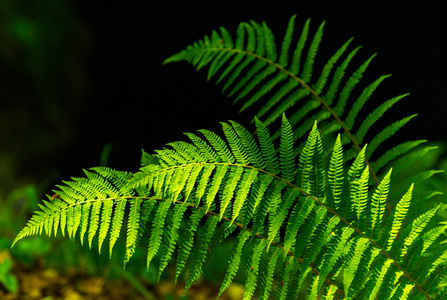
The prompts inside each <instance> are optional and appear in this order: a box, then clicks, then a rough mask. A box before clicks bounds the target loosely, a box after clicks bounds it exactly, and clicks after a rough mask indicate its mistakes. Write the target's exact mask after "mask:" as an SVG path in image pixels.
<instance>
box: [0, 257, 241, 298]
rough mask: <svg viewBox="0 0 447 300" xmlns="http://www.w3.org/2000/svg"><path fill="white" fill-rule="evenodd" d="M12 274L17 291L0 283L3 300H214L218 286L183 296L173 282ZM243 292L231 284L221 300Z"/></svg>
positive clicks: (28, 271) (21, 269)
mask: <svg viewBox="0 0 447 300" xmlns="http://www.w3.org/2000/svg"><path fill="white" fill-rule="evenodd" d="M11 271H12V272H11V273H12V274H13V275H14V276H15V277H16V278H17V280H18V286H19V289H18V292H17V293H16V294H13V293H10V292H8V291H7V290H6V289H5V288H4V287H3V286H2V285H1V284H0V299H2V300H37V299H38V300H42V299H44V300H115V299H116V300H124V299H135V300H140V299H141V300H146V299H151V300H152V299H154V300H155V299H172V300H176V299H179V300H187V299H191V300H207V299H216V297H217V292H218V290H219V287H218V286H215V285H213V284H210V283H209V282H206V281H202V282H199V283H198V284H197V285H195V286H193V287H192V288H191V289H189V290H188V292H187V294H186V296H185V295H184V293H183V291H184V287H183V286H181V285H177V286H176V285H174V283H173V282H166V281H162V282H159V283H158V284H156V285H154V286H139V287H135V285H134V284H132V283H131V282H130V281H128V280H126V279H125V278H122V279H116V280H104V279H103V278H101V277H95V276H89V275H85V274H83V272H81V271H80V270H76V269H71V270H67V272H64V274H62V273H61V272H59V271H57V270H55V269H45V268H43V267H39V266H33V267H26V266H23V265H21V264H18V263H16V264H14V266H13V268H12V270H11ZM243 291H244V289H243V286H242V285H240V284H237V283H233V284H232V285H231V286H230V287H229V288H228V289H227V290H226V292H225V293H224V294H223V295H222V296H221V297H220V299H223V300H235V299H242V295H243Z"/></svg>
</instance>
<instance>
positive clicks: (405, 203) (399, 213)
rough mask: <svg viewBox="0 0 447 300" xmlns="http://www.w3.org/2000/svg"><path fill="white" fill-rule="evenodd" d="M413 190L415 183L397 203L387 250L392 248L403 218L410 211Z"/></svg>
mask: <svg viewBox="0 0 447 300" xmlns="http://www.w3.org/2000/svg"><path fill="white" fill-rule="evenodd" d="M412 192H413V185H411V186H410V188H409V189H408V191H407V192H406V193H405V195H403V197H402V199H401V200H400V201H399V203H398V204H397V207H396V210H395V212H394V216H393V223H392V226H391V231H390V233H389V234H388V240H387V243H386V250H387V251H389V250H390V249H391V247H392V245H393V243H394V240H395V239H396V236H397V234H398V233H399V231H400V228H401V226H402V222H403V219H404V218H405V216H406V214H407V212H408V209H409V206H410V201H411V197H412Z"/></svg>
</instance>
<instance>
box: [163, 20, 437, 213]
mask: <svg viewBox="0 0 447 300" xmlns="http://www.w3.org/2000/svg"><path fill="white" fill-rule="evenodd" d="M295 19H296V16H293V17H292V18H291V19H290V20H289V23H288V26H287V30H286V32H285V35H284V38H283V40H282V42H281V47H280V50H278V49H277V43H276V42H275V37H274V35H273V33H272V31H271V30H270V28H269V27H268V26H267V25H266V24H265V23H261V24H259V23H257V22H254V21H250V22H249V23H246V22H242V23H241V24H240V25H239V27H238V29H237V33H236V38H235V39H233V38H232V36H231V34H230V33H229V32H228V31H227V30H226V29H225V28H223V27H221V28H220V30H219V31H212V34H211V35H210V36H205V37H204V38H203V39H201V40H199V41H197V42H195V43H194V44H192V45H190V46H188V47H187V48H186V49H185V50H183V51H181V52H179V53H177V54H175V55H173V56H171V57H169V58H168V59H166V60H165V62H164V63H165V64H167V63H172V62H178V61H186V62H188V63H190V64H192V65H193V66H195V67H196V68H197V69H202V68H205V67H207V66H208V79H211V78H212V77H213V76H214V77H217V80H216V81H217V83H222V84H223V91H225V92H228V95H229V96H230V97H234V103H239V102H242V104H241V108H240V110H241V111H243V110H246V109H248V108H252V109H254V110H255V111H257V113H256V116H257V117H258V118H259V119H260V120H263V122H264V123H265V124H266V125H267V126H268V125H269V124H271V123H273V122H275V121H276V120H279V119H280V117H281V115H282V114H283V113H287V115H288V116H289V122H290V124H291V126H292V130H293V139H294V140H297V141H299V142H300V143H298V144H297V147H296V149H295V154H297V153H299V152H300V151H301V149H302V147H303V146H304V142H305V140H303V139H300V138H301V137H303V136H304V135H305V134H306V133H307V132H308V131H309V130H310V129H311V127H312V126H313V123H314V121H315V120H317V121H318V124H319V128H320V130H321V131H322V135H323V136H328V137H330V138H332V139H335V137H336V136H337V134H334V133H337V132H339V131H341V132H342V134H341V143H342V145H344V146H345V147H346V149H347V150H346V153H345V155H344V159H345V161H351V160H352V159H353V158H354V157H356V155H357V153H358V152H360V151H361V146H360V145H362V144H365V140H366V138H367V137H368V136H367V134H368V133H369V134H371V132H372V131H373V130H372V129H374V131H375V132H378V133H377V134H375V135H374V136H373V137H372V138H371V140H370V142H369V143H368V144H369V146H368V148H367V151H366V153H365V159H366V164H367V165H368V166H369V171H370V174H371V179H372V182H373V183H374V184H375V185H376V186H377V185H378V184H379V180H378V178H379V177H380V176H384V175H385V173H386V172H387V170H388V169H389V168H390V167H391V165H390V162H393V163H395V162H396V161H398V160H402V159H404V157H405V160H406V162H405V163H402V164H401V166H404V165H406V166H408V159H410V157H411V156H408V155H407V154H408V153H410V152H411V151H414V150H416V148H417V147H418V146H419V145H421V144H424V143H425V142H426V141H425V140H415V141H409V142H406V143H402V144H399V145H396V146H395V147H394V148H392V149H390V150H389V151H387V152H385V151H383V150H384V149H383V148H382V149H380V148H379V146H381V145H382V144H383V143H384V141H385V140H387V139H389V138H391V137H392V136H393V135H394V134H395V133H396V132H397V131H398V130H399V129H400V128H401V127H403V126H404V125H405V124H407V123H408V122H409V121H410V120H411V119H412V118H414V117H415V116H416V115H410V116H407V117H404V118H402V119H400V120H396V121H395V122H393V123H392V124H390V125H388V126H387V127H385V128H383V129H380V128H379V127H378V125H377V124H378V121H379V120H380V119H381V118H383V116H386V112H387V111H388V110H389V109H390V108H392V107H393V106H394V105H395V104H396V103H397V102H399V101H400V100H401V99H403V98H404V97H406V96H407V95H408V94H404V95H400V96H396V97H393V98H391V99H389V100H387V101H385V102H383V103H381V104H380V105H378V106H377V107H376V108H375V109H373V110H372V111H365V109H363V111H362V108H364V107H365V104H366V103H367V102H368V100H370V99H373V98H372V96H373V93H374V91H375V90H376V89H377V88H379V86H380V84H381V83H382V82H383V81H384V80H385V79H387V78H388V77H390V75H384V76H380V77H379V78H378V79H377V80H375V81H373V82H372V83H370V84H369V85H367V86H366V87H364V88H363V89H362V90H358V91H356V87H358V86H359V83H361V82H362V77H363V75H364V73H365V71H366V70H367V68H368V66H369V65H370V63H371V61H372V59H373V58H374V57H375V55H372V56H371V57H369V58H368V59H367V60H366V61H364V62H363V63H362V64H360V65H359V66H358V67H354V66H353V64H354V61H355V57H356V56H357V54H358V52H359V49H360V47H356V48H354V49H353V50H348V49H349V46H350V44H351V42H352V39H349V40H348V41H347V42H345V43H344V44H343V45H342V46H341V47H340V48H339V49H338V50H337V51H335V53H334V54H333V55H332V56H331V57H330V58H329V59H328V60H327V61H326V62H325V64H324V65H323V67H322V69H321V71H320V73H319V74H317V75H316V76H315V73H316V72H315V70H314V69H315V68H314V65H315V61H316V60H317V53H318V50H319V47H320V45H321V41H322V36H323V27H324V25H325V23H324V22H323V23H322V24H321V25H320V26H319V27H318V29H317V31H316V32H315V34H314V35H313V36H311V34H310V20H307V21H306V22H305V25H304V27H303V29H302V31H301V34H300V35H299V36H298V37H296V38H295V36H294V32H295ZM352 68H356V69H355V70H353V71H352V70H351V69H352ZM357 89H358V88H357ZM369 102H372V101H369ZM362 112H363V115H364V116H362V120H360V119H359V117H358V116H359V114H360V113H362ZM388 118H389V117H388ZM278 136H279V131H275V133H274V134H273V138H277V137H278ZM329 144H330V143H329ZM378 148H379V150H381V151H376V150H377V149H378ZM430 149H432V148H430V147H427V146H426V147H424V148H422V150H418V151H429V150H430ZM412 155H413V157H420V155H421V153H420V152H419V153H417V154H414V153H413V154H412ZM399 172H402V170H401V168H399V169H396V172H395V174H397V173H399ZM435 173H436V172H433V171H429V172H427V173H425V174H420V175H419V176H418V177H415V178H413V182H415V183H417V182H420V181H422V180H423V179H425V178H427V177H430V176H431V175H433V174H435ZM400 192H402V191H400ZM424 197H430V195H425V196H424ZM398 200H399V199H398V198H395V197H391V199H390V202H391V203H393V204H394V205H395V203H396V202H397V201H398ZM388 212H389V213H391V206H390V205H389V204H388Z"/></svg>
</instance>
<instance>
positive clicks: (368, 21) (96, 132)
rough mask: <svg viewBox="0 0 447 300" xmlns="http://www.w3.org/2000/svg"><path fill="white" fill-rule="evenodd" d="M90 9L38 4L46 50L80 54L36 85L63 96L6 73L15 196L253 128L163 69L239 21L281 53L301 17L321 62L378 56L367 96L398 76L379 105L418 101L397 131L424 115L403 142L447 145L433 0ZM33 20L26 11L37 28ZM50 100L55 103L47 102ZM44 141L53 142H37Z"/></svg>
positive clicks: (442, 19) (194, 79) (175, 67)
mask: <svg viewBox="0 0 447 300" xmlns="http://www.w3.org/2000/svg"><path fill="white" fill-rule="evenodd" d="M92 2H93V1H89V3H88V2H87V1H85V3H84V2H74V1H73V2H66V3H65V4H64V7H63V8H62V9H63V10H64V12H65V15H64V16H61V15H60V14H59V11H60V10H61V7H53V6H52V4H50V3H51V1H42V2H40V4H34V5H40V6H44V5H45V3H46V4H47V5H48V7H41V8H40V9H41V10H42V14H43V16H41V18H40V19H38V20H41V21H39V22H44V21H42V20H46V18H47V17H46V16H47V15H48V16H50V17H51V18H54V19H55V20H56V21H54V23H52V24H50V25H48V26H49V27H48V28H53V29H58V30H56V31H57V33H56V34H59V36H58V42H57V43H56V42H54V41H53V39H52V38H51V36H48V37H47V41H46V43H44V44H45V45H47V46H48V47H49V48H48V49H49V50H48V51H56V50H59V49H62V50H63V51H65V52H63V53H71V55H68V56H64V58H63V59H64V63H63V65H65V62H67V61H69V63H67V64H66V65H67V67H66V68H64V69H63V70H62V71H61V72H60V73H58V74H56V75H54V76H53V77H51V76H47V77H45V76H43V75H39V74H37V75H33V76H34V77H36V78H40V80H44V79H42V78H46V79H47V81H46V84H47V85H48V86H52V87H54V88H55V89H57V90H56V92H54V93H53V94H52V95H50V96H48V93H47V94H45V93H44V92H41V93H37V94H36V93H34V91H35V90H36V86H37V85H36V83H35V82H34V83H33V80H31V79H29V78H31V77H32V76H30V75H29V74H28V73H26V72H25V73H23V72H22V71H20V69H19V70H17V69H14V68H15V66H17V65H18V64H19V63H18V62H19V61H23V60H19V59H18V58H16V59H15V60H14V59H13V60H11V61H10V62H9V64H7V65H8V66H9V68H10V69H11V70H13V71H8V70H9V69H8V68H6V71H3V74H4V78H5V80H6V82H7V84H5V83H3V85H2V86H1V87H2V95H1V96H2V97H3V98H4V99H2V100H1V102H3V103H2V106H1V107H0V108H1V110H2V116H1V117H3V120H2V126H3V129H2V131H1V133H2V135H3V137H1V144H0V148H3V149H2V151H3V153H2V154H0V155H3V159H2V161H0V163H3V165H4V164H5V163H7V166H10V168H9V170H10V169H11V168H14V170H15V171H14V173H13V174H9V175H2V179H7V180H6V181H4V182H6V183H9V184H10V185H11V186H10V187H8V188H12V187H13V186H16V185H17V184H19V183H20V180H17V179H16V178H25V179H26V180H34V181H35V182H37V183H39V182H47V183H48V188H49V187H50V186H51V185H52V184H54V182H58V180H61V179H68V178H69V177H70V176H79V175H82V173H81V169H82V168H89V167H92V166H96V165H98V164H99V163H100V155H101V152H103V150H104V149H105V148H107V147H109V148H108V149H111V152H110V156H109V157H108V162H107V164H108V165H109V166H111V167H113V168H117V169H125V170H129V171H135V170H136V169H137V168H138V165H139V159H140V154H141V149H142V148H143V149H145V150H146V151H147V152H152V151H153V150H155V149H159V148H161V147H163V145H164V144H166V143H168V142H171V141H175V140H179V139H183V138H184V137H183V135H182V133H183V132H193V131H196V130H197V129H202V128H207V129H210V130H215V131H219V130H220V125H219V122H220V121H226V120H229V119H233V120H236V121H239V122H241V123H244V124H247V123H248V121H249V120H250V119H251V115H247V114H241V115H240V114H238V113H237V108H235V107H233V106H232V105H231V101H229V100H228V99H227V98H226V97H225V96H223V95H222V94H221V92H220V91H221V87H220V86H217V87H216V85H215V84H214V82H206V75H205V73H204V72H196V71H195V70H194V69H193V68H192V67H191V66H189V65H187V64H186V63H177V64H169V65H166V66H161V63H162V62H163V60H164V59H165V58H167V57H169V56H170V55H172V54H175V53H176V52H178V51H180V50H182V49H184V48H185V47H186V46H187V45H189V44H191V43H193V42H194V41H196V40H198V39H201V38H202V37H203V36H204V35H205V34H210V33H211V30H212V29H218V28H219V26H223V27H225V28H227V29H228V30H229V31H230V33H232V34H233V35H234V33H235V30H236V28H237V26H238V24H239V22H242V21H249V20H250V19H253V20H255V21H257V22H262V21H265V22H266V23H267V24H268V25H269V27H270V28H271V29H272V30H273V32H274V34H275V35H276V37H277V43H278V44H279V43H280V42H279V41H280V40H281V39H282V37H283V34H284V32H285V29H286V26H287V22H288V20H289V18H290V17H291V16H292V15H293V14H297V19H296V25H297V27H296V32H300V30H301V27H302V25H303V24H304V22H305V20H306V19H307V18H311V19H312V22H311V32H312V33H313V32H315V30H316V28H317V27H318V26H319V24H320V23H321V22H322V21H323V20H326V21H327V23H326V25H325V30H324V36H323V43H322V44H321V46H320V51H319V54H318V56H317V61H318V60H319V59H320V64H323V63H325V62H326V60H327V59H328V58H329V56H330V55H331V54H332V53H333V52H334V51H335V50H336V49H338V47H340V46H341V44H342V43H344V42H345V41H346V40H348V39H349V38H350V37H354V38H355V39H354V42H353V43H352V44H351V45H352V46H351V49H353V47H355V46H358V45H362V46H363V49H362V50H361V51H360V52H359V54H358V58H357V60H356V64H357V65H358V64H360V63H361V62H363V61H364V60H366V59H367V58H368V57H369V56H370V55H372V54H374V53H378V56H377V57H376V58H375V59H374V60H373V63H372V65H371V66H370V67H369V69H368V71H367V75H366V76H365V81H364V85H363V87H364V86H365V84H366V83H370V82H372V81H373V80H375V79H376V78H378V77H379V76H380V75H384V74H393V76H392V77H391V78H389V79H387V80H386V81H385V82H384V83H383V85H382V86H381V87H380V89H379V90H378V91H377V92H376V93H377V95H378V96H377V99H381V101H385V100H387V99H389V98H391V97H394V96H397V95H400V94H403V93H407V92H410V93H411V95H410V96H409V97H407V98H405V100H404V101H402V102H401V103H400V104H398V108H397V109H394V110H393V111H392V114H394V115H395V116H393V120H395V118H397V117H400V118H402V117H405V116H407V115H410V114H413V113H419V117H418V118H416V119H415V120H413V121H412V122H411V124H410V125H409V126H407V127H406V128H404V129H403V134H404V135H405V137H404V139H405V140H409V139H415V138H427V139H429V140H446V133H445V132H446V130H445V129H446V125H445V124H446V123H445V121H444V120H445V115H446V113H445V111H446V110H445V108H444V107H445V103H446V97H445V92H444V87H445V80H446V70H447V59H446V57H445V54H446V53H447V45H446V41H447V26H446V25H447V21H446V20H447V11H446V10H445V9H441V8H440V7H438V6H435V5H434V4H432V3H434V2H433V1H423V2H421V4H419V6H409V4H408V2H406V1H392V2H393V3H391V4H390V3H387V4H380V2H379V1H268V2H267V1H264V2H262V1H149V0H146V1H121V2H120V3H113V1H112V2H107V4H103V3H100V2H99V1H96V2H95V3H92ZM390 2H391V1H390ZM11 3H12V2H11ZM33 3H34V2H33ZM35 3H38V2H37V1H36V2H35ZM35 9H36V8H35V7H31V8H27V7H20V10H25V11H27V15H28V16H30V18H32V16H33V13H34V11H35ZM67 20H68V21H67ZM36 22H38V21H36ZM57 22H61V23H64V22H65V23H69V25H67V26H66V27H63V26H61V25H58V23H57ZM65 23H64V24H65ZM64 28H67V30H64V31H63V29H64ZM53 42H54V45H52V43H53ZM3 45H6V46H8V44H7V43H6V42H4V44H3ZM8 47H10V45H9V46H8ZM62 50H60V51H61V53H62ZM5 51H6V50H5ZM5 51H3V52H5ZM8 51H9V50H8ZM10 52H13V51H10ZM5 53H9V52H7V51H6V52H5ZM8 55H9V54H8ZM4 57H9V56H5V55H4ZM67 57H68V58H67ZM61 59H62V58H61ZM30 60H31V59H30ZM60 65H61V63H60V62H59V61H58V60H57V59H56V56H53V55H48V57H47V60H46V61H45V62H44V63H42V65H41V66H50V67H48V68H49V70H50V71H51V70H54V69H55V68H56V69H57V68H58V66H60ZM317 66H318V64H317ZM41 68H42V67H40V68H39V70H40V69H41ZM318 70H319V69H318V68H317V71H318ZM50 71H48V72H50ZM0 72H2V71H0ZM5 72H11V74H12V77H11V76H10V75H11V74H9V73H5ZM5 74H6V75H5ZM60 74H65V75H60ZM67 74H68V75H67ZM34 77H33V78H34ZM11 78H13V79H11ZM67 82H69V84H67ZM50 90H51V89H50ZM27 91H28V92H27ZM47 98H50V99H52V100H51V101H50V100H48V101H46V100H43V99H47ZM36 103H37V104H36ZM16 114H17V115H16ZM36 116H37V117H36ZM8 117H9V118H10V119H8ZM7 119H8V120H9V121H5V120H7ZM390 122H391V121H390ZM8 124H9V125H8ZM11 124H13V125H11ZM19 124H20V125H19ZM5 126H6V127H5ZM4 128H6V129H4ZM17 128H19V129H20V130H19V129H17ZM36 130H41V131H44V132H46V134H43V135H42V138H39V139H37V140H35V139H34V138H33V137H35V136H36V132H37V131H36ZM12 140H14V142H13V143H12V142H11V141H12ZM42 145H43V146H42ZM106 145H108V146H107V147H106ZM9 161H12V163H8V162H9ZM25 179H22V180H25ZM46 188H47V185H44V186H43V189H44V192H47V191H45V189H46Z"/></svg>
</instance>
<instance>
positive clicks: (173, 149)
mask: <svg viewBox="0 0 447 300" xmlns="http://www.w3.org/2000/svg"><path fill="white" fill-rule="evenodd" d="M258 30H261V29H260V28H258ZM264 34H267V35H268V32H264ZM265 51H267V50H265ZM255 122H256V127H257V129H258V134H257V136H256V137H255V136H253V135H252V134H251V133H250V132H249V131H248V130H247V129H245V128H244V127H243V126H242V125H240V124H238V123H236V122H229V123H222V127H223V131H224V137H223V138H222V137H220V136H218V135H217V134H215V133H212V132H210V131H203V130H202V131H201V132H202V134H203V136H204V139H202V138H201V137H199V136H197V135H195V134H188V137H189V138H190V139H191V143H186V142H175V143H170V144H169V145H168V147H169V148H168V147H166V148H164V149H162V150H159V151H156V154H154V155H153V156H148V155H147V154H144V153H143V159H142V167H141V169H140V170H139V171H138V172H136V173H135V174H133V175H132V174H131V173H126V172H119V171H115V170H112V169H106V168H95V169H92V170H91V171H86V172H85V173H86V177H85V178H75V179H73V181H67V182H65V185H61V186H59V188H60V191H57V192H58V193H59V194H60V195H61V198H60V199H57V198H56V199H51V198H50V197H48V198H49V199H48V201H43V203H42V204H40V206H39V207H40V209H41V211H38V212H36V213H35V215H34V216H33V217H32V218H31V220H30V221H29V222H28V224H27V225H26V226H25V228H24V229H23V230H22V231H21V232H20V233H19V234H18V236H17V238H16V240H15V241H14V243H16V242H17V241H18V240H20V239H21V238H23V237H25V236H30V235H35V234H41V233H42V232H44V233H45V234H48V235H51V234H52V233H53V232H54V234H56V232H57V231H58V230H59V229H60V230H61V232H63V233H64V232H65V230H66V231H67V233H68V236H69V237H70V238H74V237H75V235H76V233H77V232H79V235H80V238H81V242H82V239H83V237H84V236H85V234H87V239H88V242H89V246H90V247H91V245H92V243H93V240H94V238H95V237H96V236H97V237H98V250H99V251H101V247H102V245H103V243H104V242H105V241H106V240H107V239H108V238H109V255H112V249H113V247H114V245H115V244H116V242H117V240H118V237H119V235H120V231H121V227H122V223H123V222H124V220H125V219H126V218H127V224H126V225H127V228H126V251H125V254H124V265H126V263H127V262H128V261H129V259H130V258H131V257H132V256H133V254H134V252H135V250H136V247H137V246H138V245H139V243H140V242H141V240H142V239H143V237H144V236H145V235H144V232H145V231H146V230H147V228H150V232H149V237H148V238H147V240H148V241H147V242H148V247H147V250H146V251H147V254H146V255H147V267H148V268H149V266H150V264H151V263H152V261H153V260H154V259H157V258H159V276H160V275H161V274H162V272H163V271H164V270H165V268H166V267H167V266H168V264H169V262H170V261H171V260H172V257H173V255H174V253H176V251H177V257H176V273H175V274H176V275H175V280H176V281H177V280H178V279H179V277H180V275H181V274H185V275H186V288H185V289H186V290H187V289H189V288H190V287H191V286H192V285H193V284H194V283H195V282H196V281H197V280H198V279H199V277H200V276H201V274H202V272H203V268H204V264H205V263H206V262H207V260H208V259H209V258H210V257H211V255H212V253H213V251H214V249H215V248H216V247H217V246H218V245H219V243H221V242H222V241H223V240H226V239H229V238H232V233H233V232H234V233H235V236H236V239H235V241H234V244H233V250H232V251H231V253H230V254H229V257H228V262H229V265H228V269H227V272H226V275H225V277H224V278H223V282H222V285H221V288H220V291H219V293H220V294H221V293H223V292H224V291H225V289H226V288H227V287H228V286H229V284H230V283H231V282H232V280H233V278H234V276H235V274H236V273H237V271H238V270H239V268H240V263H241V256H242V253H243V251H244V250H248V251H250V255H249V257H248V264H249V265H248V266H247V271H246V272H247V277H246V282H245V285H246V289H245V294H244V298H246V299H250V298H252V297H253V296H254V295H255V293H258V294H259V298H262V299H267V298H268V297H269V296H270V294H271V293H272V291H273V290H275V289H276V291H275V294H276V295H277V296H278V298H279V299H289V298H297V297H299V296H300V295H301V294H305V295H310V296H312V297H313V296H314V295H327V297H328V298H331V297H332V296H333V295H334V294H335V293H337V294H339V295H341V296H343V297H345V296H346V297H349V298H352V299H365V297H366V298H367V299H368V298H370V299H373V298H375V297H379V298H384V299H392V298H393V297H395V296H396V295H399V297H400V296H401V295H405V293H406V292H407V287H409V286H411V287H413V289H414V291H410V292H409V293H410V294H409V295H423V296H424V297H426V298H428V299H430V295H431V294H430V293H433V289H434V287H433V286H437V285H439V284H440V280H441V277H442V276H438V275H437V274H438V273H437V272H440V274H445V273H446V272H447V268H445V265H447V259H446V257H447V256H446V255H445V252H444V251H441V250H440V248H439V246H440V245H441V244H440V243H439V242H438V238H439V237H440V236H441V235H442V233H443V230H445V226H439V227H438V228H436V230H429V229H427V224H428V223H429V222H430V220H431V219H433V217H434V215H435V213H436V212H437V211H438V210H439V207H440V206H436V207H435V208H431V209H429V210H427V211H426V212H425V213H422V214H419V213H418V212H417V211H414V212H413V211H411V207H412V206H411V198H412V194H413V193H412V191H413V185H411V187H410V189H409V190H408V191H407V193H405V195H404V196H403V197H402V198H401V201H400V202H399V203H398V204H397V206H396V208H395V210H394V213H393V215H391V216H390V217H389V218H386V217H384V207H385V203H386V199H387V197H388V194H389V189H390V186H391V185H390V182H391V170H390V171H389V172H388V173H387V174H386V175H385V176H384V177H383V179H382V181H381V183H380V184H379V186H378V187H377V188H376V189H375V191H374V192H373V193H372V196H370V192H369V189H368V187H369V175H370V173H369V165H367V164H366V158H365V157H366V151H367V147H366V146H365V147H363V149H362V150H361V151H360V153H359V154H358V155H357V157H356V159H355V160H354V161H353V163H352V164H351V167H350V168H349V170H347V172H345V170H344V164H343V156H344V153H343V147H342V143H341V137H340V136H339V137H338V138H337V139H336V140H335V144H334V146H333V151H332V155H331V159H330V160H329V161H328V166H325V161H324V153H325V152H324V149H323V141H322V138H321V134H320V131H319V130H318V127H317V123H316V122H314V125H313V127H312V130H311V131H310V132H309V135H308V138H307V139H306V143H305V144H304V147H303V148H302V151H301V155H300V157H299V158H298V159H297V161H298V164H296V159H295V156H294V155H293V153H294V149H295V145H294V142H293V140H292V138H291V136H292V132H291V128H290V123H289V122H288V120H287V118H286V117H285V116H284V117H283V123H282V129H281V132H282V136H281V137H280V142H279V145H277V146H276V147H275V145H274V143H273V141H272V139H271V138H270V132H269V131H268V129H267V128H266V127H265V125H264V124H263V123H261V122H260V121H259V120H255ZM50 199H51V200H54V201H51V200H50ZM409 216H414V218H413V221H408V218H409ZM147 223H150V226H147V225H146V224H147ZM182 224H186V225H185V226H182ZM435 245H436V246H435ZM444 248H445V247H444ZM312 274H313V275H314V276H315V277H314V278H311V276H313V275H312ZM417 274H425V275H426V277H427V280H426V281H424V280H425V278H426V277H423V278H421V277H418V276H417ZM339 277H340V279H342V280H341V281H339V280H338V279H337V278H339ZM278 280H280V281H278Z"/></svg>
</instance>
